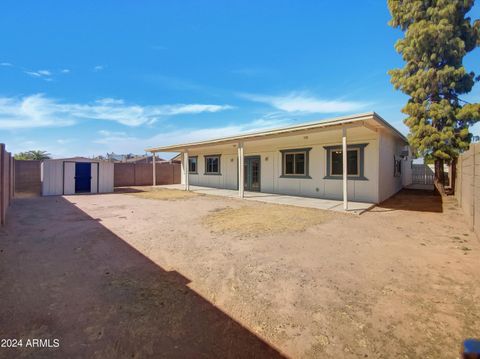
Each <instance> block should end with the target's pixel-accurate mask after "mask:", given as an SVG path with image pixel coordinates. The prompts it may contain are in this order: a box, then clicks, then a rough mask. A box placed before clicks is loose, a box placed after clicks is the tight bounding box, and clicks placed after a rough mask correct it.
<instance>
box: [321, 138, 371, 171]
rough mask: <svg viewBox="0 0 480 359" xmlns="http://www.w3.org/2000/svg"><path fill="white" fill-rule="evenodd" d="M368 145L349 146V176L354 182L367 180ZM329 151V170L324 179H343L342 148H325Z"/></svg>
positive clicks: (327, 169)
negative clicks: (366, 155) (366, 151)
mask: <svg viewBox="0 0 480 359" xmlns="http://www.w3.org/2000/svg"><path fill="white" fill-rule="evenodd" d="M367 145H368V143H362V144H356V145H349V146H347V176H348V178H349V179H352V180H367V178H365V176H364V158H365V151H364V150H365V147H366V146H367ZM324 148H325V150H326V151H327V168H326V176H325V177H324V179H337V180H338V179H339V180H341V179H342V177H343V150H342V146H324Z"/></svg>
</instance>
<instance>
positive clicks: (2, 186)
mask: <svg viewBox="0 0 480 359" xmlns="http://www.w3.org/2000/svg"><path fill="white" fill-rule="evenodd" d="M14 161H15V160H14V159H13V157H12V154H11V153H10V152H7V151H6V150H5V145H4V144H3V143H0V225H2V226H3V225H4V224H5V218H6V215H7V210H8V207H9V206H10V203H11V201H12V199H13V194H14V191H15V188H14V182H15V169H14Z"/></svg>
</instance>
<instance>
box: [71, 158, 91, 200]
mask: <svg viewBox="0 0 480 359" xmlns="http://www.w3.org/2000/svg"><path fill="white" fill-rule="evenodd" d="M91 181H92V165H91V164H90V163H89V162H75V193H90V192H91Z"/></svg>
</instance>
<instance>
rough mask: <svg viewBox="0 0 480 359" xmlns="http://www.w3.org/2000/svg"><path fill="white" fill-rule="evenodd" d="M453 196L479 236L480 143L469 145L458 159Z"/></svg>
mask: <svg viewBox="0 0 480 359" xmlns="http://www.w3.org/2000/svg"><path fill="white" fill-rule="evenodd" d="M455 197H456V198H457V201H458V204H459V205H460V206H461V207H462V209H463V212H464V213H465V216H466V217H467V221H468V224H469V225H470V227H471V229H473V231H474V232H475V233H477V235H478V236H480V143H476V144H472V145H470V149H469V150H468V151H466V152H464V153H463V154H462V155H461V156H460V157H459V159H458V163H457V182H456V188H455Z"/></svg>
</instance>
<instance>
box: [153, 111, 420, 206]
mask: <svg viewBox="0 0 480 359" xmlns="http://www.w3.org/2000/svg"><path fill="white" fill-rule="evenodd" d="M146 151H148V152H152V153H156V152H180V153H181V154H182V183H183V184H184V185H185V189H187V190H188V189H189V185H197V186H205V187H214V188H223V189H232V190H238V192H239V196H240V197H243V195H244V191H260V192H266V193H275V194H286V195H294V196H306V197H317V198H324V199H337V200H343V201H344V207H345V209H347V206H348V201H349V200H350V201H358V202H370V203H380V202H382V201H384V200H386V199H387V198H389V197H390V196H392V195H394V194H395V193H397V192H398V191H399V190H400V189H402V187H403V186H406V185H408V184H410V183H411V162H412V158H411V152H410V150H409V146H408V142H407V139H406V138H405V136H403V135H402V134H401V133H400V132H399V131H398V130H397V129H395V128H394V127H392V126H391V125H390V124H389V123H388V122H387V121H385V120H384V119H383V118H382V117H380V116H379V115H378V114H376V113H374V112H371V113H366V114H358V115H352V116H345V117H339V118H333V119H328V120H323V121H317V122H312V123H306V124H301V125H295V126H289V127H284V128H278V129H273V130H267V131H260V132H255V133H247V134H240V135H238V136H231V137H224V138H218V139H214V140H209V141H201V142H193V143H186V144H178V145H171V146H162V147H152V148H147V149H146Z"/></svg>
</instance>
